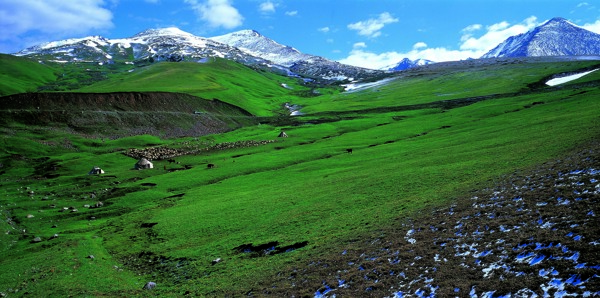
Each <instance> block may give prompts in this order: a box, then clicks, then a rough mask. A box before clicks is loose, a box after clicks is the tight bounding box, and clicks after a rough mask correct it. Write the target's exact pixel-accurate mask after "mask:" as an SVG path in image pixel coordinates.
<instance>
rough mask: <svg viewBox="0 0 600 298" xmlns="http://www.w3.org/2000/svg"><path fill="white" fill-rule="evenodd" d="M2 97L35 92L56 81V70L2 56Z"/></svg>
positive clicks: (0, 85) (0, 74)
mask: <svg viewBox="0 0 600 298" xmlns="http://www.w3.org/2000/svg"><path fill="white" fill-rule="evenodd" d="M0 65H1V66H2V67H0V96H5V95H10V94H15V93H24V92H34V91H37V88H38V87H39V86H43V85H44V84H46V83H48V82H50V81H53V80H55V79H56V73H55V71H54V69H52V68H51V67H48V66H46V65H44V64H41V63H38V62H37V61H33V60H30V59H26V58H21V57H16V56H13V55H6V54H0Z"/></svg>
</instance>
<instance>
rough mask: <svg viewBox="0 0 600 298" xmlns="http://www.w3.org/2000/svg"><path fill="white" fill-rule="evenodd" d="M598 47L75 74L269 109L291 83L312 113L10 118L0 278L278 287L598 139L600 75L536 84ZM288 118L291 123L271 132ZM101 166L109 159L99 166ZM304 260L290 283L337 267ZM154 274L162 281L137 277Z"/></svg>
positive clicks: (50, 291) (110, 288)
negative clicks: (181, 126) (558, 53)
mask: <svg viewBox="0 0 600 298" xmlns="http://www.w3.org/2000/svg"><path fill="white" fill-rule="evenodd" d="M223 63H224V64H223ZM593 63H594V62H589V61H588V62H563V63H531V64H527V63H524V64H514V65H513V64H498V65H493V64H490V65H487V66H486V68H485V69H473V68H472V67H465V68H461V67H455V68H453V69H451V70H449V69H445V68H438V69H435V68H433V69H426V70H424V71H423V72H418V71H417V72H411V73H410V75H407V76H405V77H401V78H398V79H397V80H394V81H392V82H391V83H389V84H387V85H382V86H380V87H377V88H374V89H367V90H362V91H357V92H353V93H341V94H337V91H335V90H331V91H329V92H330V94H328V95H322V96H316V97H311V98H305V97H301V96H295V95H294V93H290V92H289V90H288V89H285V88H282V87H281V86H279V85H277V84H275V83H274V81H275V80H274V79H273V78H271V77H269V76H270V75H267V74H265V81H264V85H263V84H254V82H258V80H257V79H256V73H255V72H252V73H250V72H249V70H247V69H245V68H242V67H239V66H236V65H231V64H228V63H226V62H224V61H217V62H215V63H214V64H212V65H211V64H206V65H204V66H202V67H200V68H198V67H197V66H196V65H192V64H166V63H163V64H158V65H153V66H151V67H149V68H147V69H140V70H136V71H134V72H133V73H131V74H128V76H130V77H127V78H126V77H125V76H122V77H119V76H115V78H113V79H111V80H107V81H103V82H100V83H97V84H94V85H92V86H89V87H86V88H85V89H81V90H80V91H89V92H91V91H94V92H100V91H101V92H108V91H123V90H127V91H132V90H130V89H134V88H137V89H136V91H149V90H151V89H161V88H162V89H164V90H169V91H177V92H184V93H187V92H190V90H197V92H198V94H203V96H206V94H211V92H215V93H214V94H215V97H218V98H219V99H222V100H226V99H227V100H231V102H232V103H233V102H235V103H236V104H239V105H240V106H242V107H247V108H248V109H249V110H251V111H252V112H253V113H255V114H259V115H269V114H270V113H273V111H274V110H273V107H275V106H278V105H279V104H280V103H283V102H286V101H289V102H292V103H297V104H300V105H302V106H304V107H305V108H304V109H303V111H305V112H307V114H306V115H304V116H299V117H296V118H293V119H292V120H289V121H280V119H279V118H278V119H275V120H273V119H270V120H269V118H267V117H265V118H264V120H266V121H264V122H262V124H257V125H249V126H246V127H243V128H240V129H237V130H235V131H232V132H228V133H223V134H214V135H208V136H202V137H189V138H179V139H161V138H158V137H156V136H150V135H141V136H134V137H128V138H120V139H115V140H108V139H91V138H85V137H82V136H78V135H74V134H70V133H68V132H65V131H64V130H56V129H53V128H50V127H35V126H27V127H26V126H19V125H12V126H10V127H2V128H1V129H2V130H3V131H2V136H3V137H2V139H0V147H1V148H2V152H1V153H0V163H1V164H2V167H0V214H2V216H3V217H4V218H3V220H2V221H0V230H1V231H3V233H2V234H0V267H1V268H3V270H0V292H4V293H8V294H9V295H13V294H14V295H16V296H20V295H25V294H24V293H27V294H28V295H32V296H66V295H73V296H128V297H131V296H142V297H143V296H149V295H155V296H161V297H162V296H174V297H175V296H183V295H192V296H218V297H222V296H243V295H248V294H249V293H253V294H256V295H261V294H262V295H266V294H267V293H269V292H271V291H276V290H281V289H274V288H270V287H269V286H268V285H269V281H270V280H272V279H273V278H274V277H276V276H278V274H279V273H281V272H282V271H294V272H305V271H306V270H305V269H307V268H310V267H311V266H315V264H314V262H313V261H314V260H317V259H318V260H328V261H331V264H334V263H335V260H336V259H337V258H338V257H339V255H340V253H341V252H342V251H343V250H344V248H345V247H346V245H347V244H349V243H360V242H361V241H362V239H372V238H375V237H377V235H380V234H381V233H383V232H382V231H384V230H394V229H398V230H399V229H401V228H402V224H404V223H406V222H407V221H408V220H409V219H410V218H414V217H418V215H419V213H423V212H427V211H430V210H432V209H436V208H441V207H443V206H447V205H449V204H450V203H451V202H453V201H454V200H455V199H456V198H458V197H461V196H465V195H467V194H468V193H469V192H470V191H471V190H473V189H479V188H485V187H487V186H490V184H491V183H492V182H493V181H494V180H495V179H497V178H498V177H500V176H502V175H505V174H508V173H512V172H514V171H516V170H525V169H529V168H531V167H533V166H535V165H538V164H540V163H543V162H547V161H550V160H553V159H557V158H561V157H562V156H564V155H565V154H567V153H569V152H572V151H573V150H576V149H577V148H579V147H580V146H581V145H582V144H587V143H589V142H591V141H593V140H597V139H598V136H599V135H600V114H599V113H598V111H599V110H600V102H599V101H598V100H596V99H597V98H598V97H599V96H600V91H599V90H600V89H599V88H598V86H599V84H600V82H599V81H598V80H591V79H589V78H585V79H584V78H582V80H585V81H580V84H577V82H573V83H571V84H568V85H566V86H561V87H556V88H551V87H539V86H541V85H539V84H537V85H535V84H534V85H535V86H538V87H535V88H531V86H533V85H532V83H537V82H540V81H543V80H544V78H546V77H548V76H550V75H552V74H558V73H563V72H569V71H574V70H577V69H581V68H586V67H589V66H590V65H593ZM226 67H239V68H236V70H235V71H234V72H231V73H229V74H230V75H231V74H233V73H235V74H236V75H239V77H237V78H236V79H235V80H230V81H227V83H224V82H223V81H222V79H223V78H224V77H225V74H221V75H215V74H214V73H219V71H221V70H222V69H224V68H226ZM209 68H210V71H209V70H208V69H209ZM166 73H170V74H172V75H173V77H172V78H169V79H168V80H167V79H165V78H166V76H164V75H165V74H166ZM159 78H160V79H159ZM121 79H123V80H122V81H121ZM234 81H239V82H240V84H241V85H242V86H239V85H235V84H233V83H231V82H234ZM286 83H289V84H291V82H289V81H288V82H286ZM192 86H196V87H195V88H196V89H192ZM243 86H246V87H243ZM247 86H253V87H251V88H250V87H247ZM298 88H299V87H298ZM296 90H297V89H296ZM153 91H156V90H153ZM192 93H193V92H192ZM323 93H327V92H325V91H323ZM236 94H237V98H236V97H235V96H236ZM240 98H244V100H240ZM243 103H245V105H244V104H243ZM282 130H283V131H285V132H286V133H287V134H288V136H289V137H288V138H278V137H277V136H278V134H279V132H280V131H282ZM129 148H136V149H144V148H153V149H149V150H150V151H152V150H154V151H159V150H162V149H164V148H169V149H172V150H180V151H178V152H186V153H188V154H184V155H181V156H176V157H174V160H172V161H171V162H169V161H168V160H167V159H155V160H153V162H154V168H153V169H147V170H134V169H133V167H134V164H135V162H136V161H137V157H139V155H136V158H134V157H131V156H132V155H135V154H132V152H134V151H132V150H128V149H129ZM161 148H162V149H161ZM347 149H352V153H351V154H350V153H347ZM124 153H129V156H128V155H126V154H124ZM173 161H174V162H173ZM209 164H211V165H214V166H210V167H209V166H208V165H209ZM93 166H100V167H102V168H103V169H104V170H105V171H106V173H105V174H102V175H87V173H88V171H89V170H90V169H91V168H92V167H93ZM98 202H102V204H98ZM97 204H98V207H97V208H90V207H95V206H96V205H97ZM73 209H76V210H77V211H73ZM55 234H57V236H56V237H53V235H55ZM36 237H39V240H40V241H39V242H38V241H37V240H38V239H36ZM265 252H266V253H265ZM217 259H220V262H213V261H214V260H217ZM321 265H322V264H321ZM308 271H310V270H308ZM304 278H305V279H306V280H311V281H314V283H313V284H310V286H308V287H305V288H294V287H293V286H292V285H291V284H289V285H288V286H289V289H287V290H288V291H289V292H293V293H296V294H298V295H308V296H314V293H315V292H316V291H317V290H318V289H319V288H320V287H321V286H322V280H323V279H324V278H325V277H321V276H305V277H304ZM148 281H153V282H156V283H157V284H158V286H157V288H155V289H154V290H152V291H148V290H143V289H142V287H143V286H144V284H145V283H146V282H148ZM281 291H284V290H281ZM279 293H281V292H279Z"/></svg>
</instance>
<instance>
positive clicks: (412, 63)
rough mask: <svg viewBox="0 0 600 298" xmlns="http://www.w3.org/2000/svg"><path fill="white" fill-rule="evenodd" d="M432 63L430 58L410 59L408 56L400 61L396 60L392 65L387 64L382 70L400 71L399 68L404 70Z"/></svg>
mask: <svg viewBox="0 0 600 298" xmlns="http://www.w3.org/2000/svg"><path fill="white" fill-rule="evenodd" d="M433 63H435V62H433V61H431V60H427V59H416V60H410V59H408V58H404V59H402V60H401V61H400V62H398V63H396V64H394V65H389V66H386V67H384V68H382V70H387V71H401V70H406V69H409V68H413V67H418V66H423V65H428V64H433Z"/></svg>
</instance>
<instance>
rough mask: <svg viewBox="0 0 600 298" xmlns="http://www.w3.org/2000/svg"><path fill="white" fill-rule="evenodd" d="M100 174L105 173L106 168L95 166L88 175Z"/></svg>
mask: <svg viewBox="0 0 600 298" xmlns="http://www.w3.org/2000/svg"><path fill="white" fill-rule="evenodd" d="M99 174H104V170H103V169H101V168H100V167H99V166H95V167H93V168H92V170H91V171H90V172H89V173H88V175H99Z"/></svg>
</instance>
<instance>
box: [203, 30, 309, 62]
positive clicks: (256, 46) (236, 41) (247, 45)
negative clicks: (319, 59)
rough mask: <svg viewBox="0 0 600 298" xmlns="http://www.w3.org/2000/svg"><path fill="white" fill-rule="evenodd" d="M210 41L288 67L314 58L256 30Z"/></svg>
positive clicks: (243, 31) (214, 38) (227, 35)
mask: <svg viewBox="0 0 600 298" xmlns="http://www.w3.org/2000/svg"><path fill="white" fill-rule="evenodd" d="M209 39H212V40H214V41H217V42H220V43H224V44H226V45H229V46H232V47H236V48H238V49H240V50H242V51H244V52H246V53H248V54H251V55H253V56H256V57H261V58H264V59H266V60H269V61H272V62H273V63H276V64H279V65H282V66H286V67H289V66H292V65H293V64H294V62H296V61H299V60H309V59H311V58H312V57H313V56H311V55H307V54H303V53H301V52H300V51H298V50H296V49H294V48H292V47H289V46H285V45H282V44H279V43H277V42H275V41H274V40H272V39H269V38H267V37H265V36H263V35H261V34H260V33H258V32H257V31H254V30H241V31H237V32H233V33H229V34H225V35H221V36H215V37H210V38H209Z"/></svg>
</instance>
